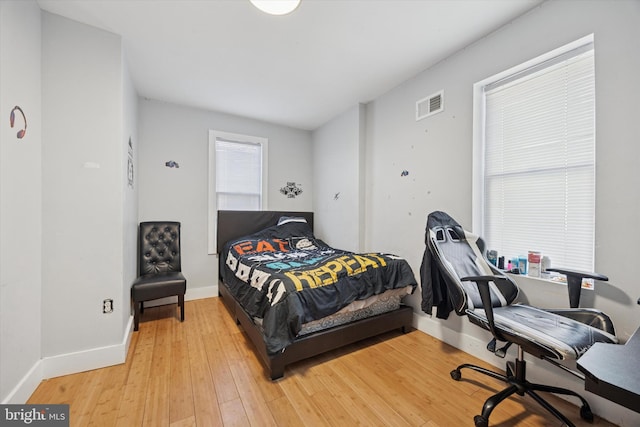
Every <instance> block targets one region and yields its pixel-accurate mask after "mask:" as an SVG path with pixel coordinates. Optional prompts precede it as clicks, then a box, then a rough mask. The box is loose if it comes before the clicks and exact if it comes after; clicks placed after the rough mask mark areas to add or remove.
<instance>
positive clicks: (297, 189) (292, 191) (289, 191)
mask: <svg viewBox="0 0 640 427" xmlns="http://www.w3.org/2000/svg"><path fill="white" fill-rule="evenodd" d="M280 192H281V193H282V194H284V195H285V196H287V197H288V198H289V199H293V198H295V197H296V196H299V195H300V194H302V187H301V186H300V185H299V184H298V185H296V183H295V182H287V185H285V186H284V187H282V188H281V189H280Z"/></svg>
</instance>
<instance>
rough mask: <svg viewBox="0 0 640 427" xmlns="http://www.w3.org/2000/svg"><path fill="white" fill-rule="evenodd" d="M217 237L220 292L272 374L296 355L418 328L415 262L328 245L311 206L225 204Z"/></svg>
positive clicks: (274, 376) (281, 370)
mask: <svg viewBox="0 0 640 427" xmlns="http://www.w3.org/2000/svg"><path fill="white" fill-rule="evenodd" d="M216 240H217V253H218V256H219V263H220V264H219V272H220V274H219V276H220V277H219V295H220V297H221V298H222V300H223V302H224V304H225V306H226V307H227V309H228V311H229V312H230V314H231V316H233V318H234V320H235V321H236V323H237V324H240V325H241V326H242V328H243V329H244V330H245V332H246V334H247V336H248V337H249V339H250V340H251V342H252V343H253V345H254V346H255V349H256V353H257V355H258V356H259V358H260V359H261V361H262V362H263V364H264V365H265V367H266V369H267V373H268V375H269V377H270V378H271V379H272V380H275V379H278V378H281V377H282V376H283V375H284V369H285V366H286V365H288V364H291V363H293V362H296V361H299V360H302V359H306V358H308V357H312V356H315V355H318V354H321V353H323V352H326V351H329V350H333V349H336V348H339V347H342V346H344V345H347V344H351V343H354V342H357V341H359V340H362V339H365V338H369V337H373V336H375V335H379V334H381V333H384V332H388V331H391V330H394V329H401V330H402V331H403V332H406V331H407V330H408V328H410V327H411V323H412V317H413V310H412V309H411V307H408V306H404V305H402V304H401V303H400V300H401V299H402V297H403V296H404V295H407V294H409V293H412V292H413V291H414V290H415V288H416V286H417V285H416V280H415V277H414V275H413V272H412V271H411V268H410V267H409V265H408V263H407V262H406V261H405V260H404V259H402V258H399V257H397V256H394V255H390V254H383V253H367V254H353V253H351V252H346V251H341V250H339V249H336V248H331V247H329V246H328V245H326V244H325V243H324V242H323V241H322V240H320V239H317V238H316V236H315V235H314V234H313V213H312V212H283V211H218V227H217V239H216Z"/></svg>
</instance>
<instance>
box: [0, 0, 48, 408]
mask: <svg viewBox="0 0 640 427" xmlns="http://www.w3.org/2000/svg"><path fill="white" fill-rule="evenodd" d="M40 53H41V44H40V9H39V8H38V6H37V4H35V2H23V1H2V2H0V94H1V96H0V117H1V118H2V122H1V124H0V402H5V401H7V402H8V401H22V400H25V399H26V398H28V397H29V394H28V392H26V393H25V392H23V391H21V390H16V389H15V387H16V386H17V384H18V382H19V381H20V380H22V379H23V378H25V377H26V376H27V374H28V372H29V371H30V370H31V369H32V368H33V366H35V365H36V364H37V362H38V361H39V360H40V355H41V344H40V342H41V338H42V328H41V323H42V322H41V320H42V315H41V312H40V304H41V301H42V291H41V287H42V275H41V269H40V263H41V248H42V243H41V236H42V226H41V222H42V203H41V196H42V173H41V170H40V168H41V164H42V132H41V125H40V122H41V110H42V100H41V83H40ZM16 105H19V106H20V107H22V109H23V110H24V112H25V114H26V116H27V120H28V123H27V124H28V127H27V133H26V134H25V137H24V138H23V139H17V138H16V133H17V132H18V130H20V129H22V126H23V121H22V117H21V116H17V117H16V121H15V127H14V128H10V127H9V126H8V124H9V114H10V112H11V110H12V109H13V107H14V106H16ZM26 381H27V382H31V384H29V385H28V386H27V387H35V386H36V385H37V379H36V380H35V381H34V380H33V379H31V378H28V379H27V380H26Z"/></svg>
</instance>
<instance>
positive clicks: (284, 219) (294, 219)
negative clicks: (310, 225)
mask: <svg viewBox="0 0 640 427" xmlns="http://www.w3.org/2000/svg"><path fill="white" fill-rule="evenodd" d="M289 222H303V223H305V224H306V223H307V220H306V219H304V218H303V217H301V216H281V217H280V219H279V220H278V225H283V224H287V223H289Z"/></svg>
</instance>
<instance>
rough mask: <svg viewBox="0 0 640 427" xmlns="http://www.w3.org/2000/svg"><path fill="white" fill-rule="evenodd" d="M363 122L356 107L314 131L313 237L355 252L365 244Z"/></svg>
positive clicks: (360, 106)
mask: <svg viewBox="0 0 640 427" xmlns="http://www.w3.org/2000/svg"><path fill="white" fill-rule="evenodd" d="M364 120H365V108H364V106H363V105H358V106H355V107H353V108H351V109H349V110H348V111H346V112H345V113H343V114H341V115H340V116H338V117H336V118H334V119H333V120H331V121H330V122H328V123H326V124H325V125H323V126H322V127H320V128H319V129H317V130H316V131H314V132H313V164H314V168H313V185H314V187H313V188H314V191H313V194H314V199H313V210H314V212H315V215H316V218H315V220H314V225H315V232H316V235H317V236H318V237H320V238H322V239H323V240H325V241H326V242H327V243H329V244H331V245H332V246H334V247H337V248H341V249H346V250H350V251H354V252H358V251H361V250H362V246H363V243H364V241H363V240H364V222H363V211H364V207H363V204H362V201H363V197H364V168H363V166H364V155H365V153H364V136H365V135H364V126H363V124H364Z"/></svg>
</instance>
